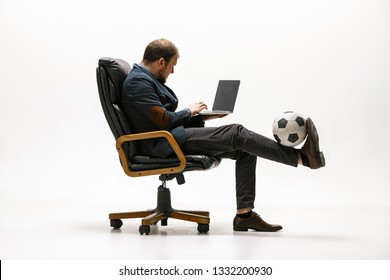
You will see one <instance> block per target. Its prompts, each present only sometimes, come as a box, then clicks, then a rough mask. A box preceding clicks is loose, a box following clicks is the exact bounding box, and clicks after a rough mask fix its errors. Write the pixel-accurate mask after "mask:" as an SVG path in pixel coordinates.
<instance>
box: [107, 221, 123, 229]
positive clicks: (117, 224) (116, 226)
mask: <svg viewBox="0 0 390 280" xmlns="http://www.w3.org/2000/svg"><path fill="white" fill-rule="evenodd" d="M110 225H111V227H113V228H114V229H120V228H121V226H122V225H123V223H122V220H119V219H116V220H110Z"/></svg>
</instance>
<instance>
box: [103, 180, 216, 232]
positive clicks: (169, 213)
mask: <svg viewBox="0 0 390 280" xmlns="http://www.w3.org/2000/svg"><path fill="white" fill-rule="evenodd" d="M132 218H143V219H142V221H141V226H140V228H139V232H140V234H144V233H145V234H149V233H150V226H151V225H155V224H157V223H158V222H159V221H161V225H163V226H166V225H167V221H168V218H173V219H178V220H184V221H189V222H195V223H198V231H199V232H200V233H207V232H208V231H209V224H210V213H209V212H207V211H189V210H175V209H173V208H172V206H171V193H170V191H169V189H168V188H166V187H164V186H160V187H159V188H158V191H157V207H156V208H155V209H153V210H146V211H136V212H122V213H111V214H109V219H110V223H111V226H112V227H113V228H115V229H118V228H120V227H121V226H122V221H121V219H132Z"/></svg>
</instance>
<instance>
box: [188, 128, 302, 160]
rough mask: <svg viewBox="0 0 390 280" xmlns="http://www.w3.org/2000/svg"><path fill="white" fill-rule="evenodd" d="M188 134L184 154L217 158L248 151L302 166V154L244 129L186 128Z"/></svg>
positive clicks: (255, 154) (262, 156) (259, 155)
mask: <svg viewBox="0 0 390 280" xmlns="http://www.w3.org/2000/svg"><path fill="white" fill-rule="evenodd" d="M185 131H186V134H187V138H186V142H185V143H184V145H183V147H182V149H183V152H184V153H189V152H190V153H196V154H206V155H209V156H215V155H217V154H221V153H225V152H233V151H244V152H247V153H249V154H251V155H254V156H257V157H261V158H266V159H269V160H272V161H276V162H280V163H283V164H287V165H291V166H297V165H298V157H299V150H296V149H294V148H290V147H285V146H282V145H280V144H278V143H277V142H276V141H274V140H271V139H269V138H267V137H264V136H262V135H260V134H257V133H255V132H253V131H250V130H248V129H246V128H245V127H243V126H242V125H237V124H231V125H225V126H221V127H202V128H186V129H185Z"/></svg>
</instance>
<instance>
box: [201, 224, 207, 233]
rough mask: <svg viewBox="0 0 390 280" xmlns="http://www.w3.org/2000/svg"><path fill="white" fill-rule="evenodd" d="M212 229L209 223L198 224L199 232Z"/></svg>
mask: <svg viewBox="0 0 390 280" xmlns="http://www.w3.org/2000/svg"><path fill="white" fill-rule="evenodd" d="M209 229H210V226H209V224H198V231H199V233H207V232H208V231H209Z"/></svg>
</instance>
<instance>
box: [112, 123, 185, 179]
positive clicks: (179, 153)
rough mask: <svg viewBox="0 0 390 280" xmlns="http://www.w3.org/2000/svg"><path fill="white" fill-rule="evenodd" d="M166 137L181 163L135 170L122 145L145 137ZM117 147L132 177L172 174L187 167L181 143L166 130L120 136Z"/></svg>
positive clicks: (124, 165) (122, 162) (121, 159)
mask: <svg viewBox="0 0 390 280" xmlns="http://www.w3.org/2000/svg"><path fill="white" fill-rule="evenodd" d="M162 137H163V138H165V139H167V140H168V142H169V144H170V145H171V147H172V149H173V151H174V152H175V154H176V156H177V157H178V158H179V160H180V165H178V166H175V167H169V168H158V169H151V170H144V171H134V170H132V169H131V168H130V166H129V160H128V158H127V155H126V152H125V151H124V150H123V148H122V145H123V143H125V142H131V141H137V140H143V139H152V138H162ZM116 149H117V151H118V153H119V158H120V161H121V164H122V167H123V170H124V171H125V173H126V174H127V175H128V176H130V177H139V176H148V175H157V174H158V175H159V174H170V173H179V172H181V171H183V170H184V168H185V167H186V158H185V156H184V154H183V152H182V151H181V149H180V147H179V145H178V144H177V142H176V140H175V138H174V137H173V136H172V134H171V133H169V132H168V131H166V130H158V131H151V132H143V133H135V134H126V135H123V136H121V137H119V138H118V139H117V141H116Z"/></svg>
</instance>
